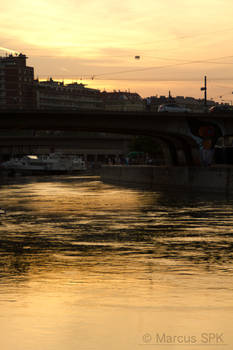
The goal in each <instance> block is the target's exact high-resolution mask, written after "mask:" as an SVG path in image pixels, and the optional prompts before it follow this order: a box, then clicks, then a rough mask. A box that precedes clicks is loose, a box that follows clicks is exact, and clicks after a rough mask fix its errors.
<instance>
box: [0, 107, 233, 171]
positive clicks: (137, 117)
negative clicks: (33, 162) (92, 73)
mask: <svg viewBox="0 0 233 350" xmlns="http://www.w3.org/2000/svg"><path fill="white" fill-rule="evenodd" d="M201 128H206V129H207V130H211V128H212V130H213V134H212V135H210V137H209V136H208V135H207V136H205V135H204V136H203V135H202V134H200V130H201ZM0 129H7V130H19V129H21V130H22V129H27V130H28V129H30V130H63V131H65V130H72V131H75V130H76V131H79V132H81V131H89V132H105V133H112V134H114V133H115V134H126V135H147V136H151V137H155V138H157V139H159V140H160V142H161V144H162V148H163V150H164V154H165V155H166V159H167V160H168V162H170V164H175V165H194V164H195V165H197V164H200V143H199V142H198V139H199V140H201V141H203V140H205V139H208V137H209V138H210V139H211V143H212V147H213V145H214V144H215V143H216V140H217V138H218V137H220V136H225V135H229V134H231V135H232V134H233V115H232V116H229V115H228V116H224V115H221V114H218V115H210V114H191V113H188V114H178V113H173V114H171V113H167V114H162V113H152V112H106V111H98V112H93V111H67V112H65V111H62V112H60V111H32V112H24V111H17V112H3V111H2V112H1V123H0Z"/></svg>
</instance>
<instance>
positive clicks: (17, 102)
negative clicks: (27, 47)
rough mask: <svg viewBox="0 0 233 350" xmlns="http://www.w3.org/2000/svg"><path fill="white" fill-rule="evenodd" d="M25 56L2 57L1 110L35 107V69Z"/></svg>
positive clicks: (0, 75) (0, 78)
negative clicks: (29, 64) (27, 63)
mask: <svg viewBox="0 0 233 350" xmlns="http://www.w3.org/2000/svg"><path fill="white" fill-rule="evenodd" d="M26 59H27V57H26V56H25V55H23V54H19V55H9V56H5V57H0V109H33V108H34V107H35V93H34V88H33V86H34V69H33V67H28V66H27V65H26Z"/></svg>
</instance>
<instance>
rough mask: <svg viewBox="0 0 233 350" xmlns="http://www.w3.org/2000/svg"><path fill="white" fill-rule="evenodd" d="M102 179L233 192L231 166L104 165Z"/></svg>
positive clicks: (167, 187) (153, 185)
mask: <svg viewBox="0 0 233 350" xmlns="http://www.w3.org/2000/svg"><path fill="white" fill-rule="evenodd" d="M101 180H102V181H103V182H108V183H115V184H124V185H132V186H140V187H144V188H147V189H161V190H162V189H174V190H177V189H186V190H198V191H203V192H204V191H205V192H227V193H233V167H231V166H211V167H172V166H170V167H166V166H139V165H130V166H122V165H113V166H103V167H102V169H101Z"/></svg>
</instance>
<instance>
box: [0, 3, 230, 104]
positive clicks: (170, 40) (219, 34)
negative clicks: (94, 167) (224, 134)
mask: <svg viewBox="0 0 233 350" xmlns="http://www.w3.org/2000/svg"><path fill="white" fill-rule="evenodd" d="M232 16H233V1H232V0H195V1H194V0H144V1H139V0H124V1H121V2H119V1H114V0H85V1H81V0H36V1H31V0H30V1H29V0H13V1H11V2H9V1H2V2H1V4H0V21H1V32H0V47H1V54H2V55H4V54H5V53H6V52H9V51H6V49H8V50H14V51H16V52H22V53H25V54H26V55H27V56H28V57H29V59H28V65H31V66H34V68H35V77H36V78H37V77H38V78H39V79H41V80H42V79H47V78H48V77H50V76H51V77H53V78H54V79H64V80H65V81H66V80H71V81H81V80H80V79H82V82H84V83H87V84H88V86H89V87H96V88H100V89H101V90H103V89H104V88H105V89H106V90H108V91H110V90H112V89H116V90H118V89H121V90H126V89H127V90H128V89H129V90H130V91H131V92H138V93H139V94H141V95H142V96H143V97H144V96H151V95H156V94H158V95H168V91H169V90H171V93H172V95H174V96H177V95H185V96H194V97H203V92H201V91H200V87H201V86H203V80H204V76H205V75H207V78H208V97H209V98H214V99H215V100H218V101H220V100H226V101H231V100H233V95H232V91H233V49H232V42H233V20H232ZM135 56H140V59H135ZM220 96H222V97H221V98H220Z"/></svg>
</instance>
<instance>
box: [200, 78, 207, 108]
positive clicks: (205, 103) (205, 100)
mask: <svg viewBox="0 0 233 350" xmlns="http://www.w3.org/2000/svg"><path fill="white" fill-rule="evenodd" d="M201 91H204V106H205V107H206V106H207V78H206V75H205V77H204V87H201Z"/></svg>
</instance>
